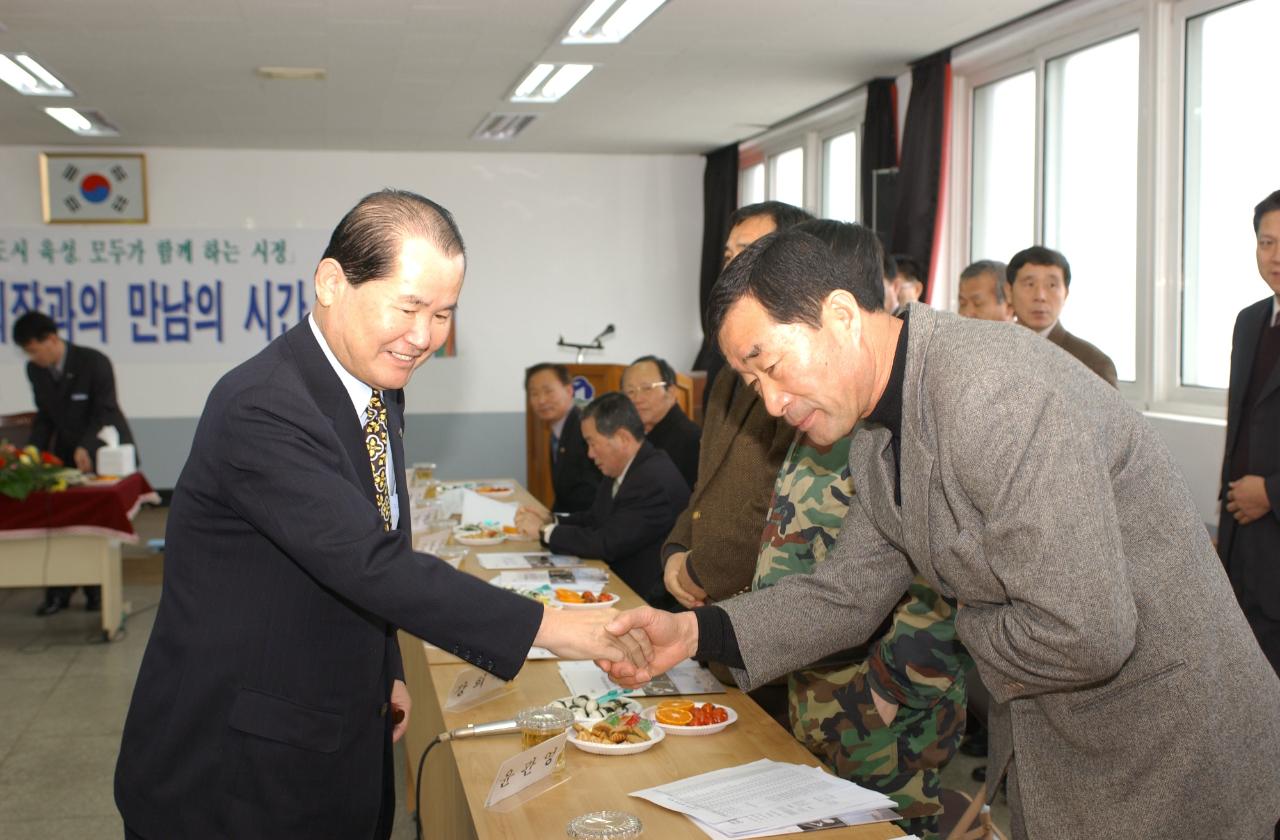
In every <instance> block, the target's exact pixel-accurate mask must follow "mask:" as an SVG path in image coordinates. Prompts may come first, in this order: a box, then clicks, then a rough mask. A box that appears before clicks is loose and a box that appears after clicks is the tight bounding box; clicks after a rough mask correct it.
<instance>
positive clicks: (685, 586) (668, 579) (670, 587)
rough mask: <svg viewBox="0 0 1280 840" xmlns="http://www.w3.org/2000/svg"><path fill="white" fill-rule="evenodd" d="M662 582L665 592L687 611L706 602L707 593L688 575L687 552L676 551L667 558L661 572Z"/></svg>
mask: <svg viewBox="0 0 1280 840" xmlns="http://www.w3.org/2000/svg"><path fill="white" fill-rule="evenodd" d="M662 582H663V584H664V585H665V586H666V587H667V591H668V592H670V593H671V594H672V596H674V597H675V599H676V600H677V601H679V602H680V606H682V607H684V608H685V609H687V610H691V609H693V608H694V607H701V606H703V605H704V604H706V602H707V593H706V592H705V591H704V590H703V589H702V587H701V586H698V584H696V583H694V582H693V577H692V576H691V575H690V574H689V552H687V551H677V552H676V553H674V554H672V555H671V556H670V557H668V558H667V565H666V567H665V568H664V569H663V571H662Z"/></svg>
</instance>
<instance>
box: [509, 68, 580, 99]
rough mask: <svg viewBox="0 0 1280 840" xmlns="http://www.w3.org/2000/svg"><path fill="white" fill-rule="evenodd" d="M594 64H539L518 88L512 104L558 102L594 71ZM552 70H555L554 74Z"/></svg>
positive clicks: (513, 95) (512, 97)
mask: <svg viewBox="0 0 1280 840" xmlns="http://www.w3.org/2000/svg"><path fill="white" fill-rule="evenodd" d="M594 67H595V65H593V64H560V65H556V64H545V63H544V64H537V65H534V68H533V69H532V70H530V71H529V73H528V75H526V76H525V77H524V81H522V82H520V84H519V85H517V86H516V89H515V92H514V93H512V94H511V101H512V102H543V103H546V102H556V101H558V100H559V99H560V98H561V97H562V96H564V95H565V94H566V93H568V92H569V91H571V90H573V87H574V85H576V84H577V83H578V82H580V81H582V80H583V78H585V77H586V75H587V74H588V73H590V72H591V71H592V69H594ZM552 70H555V72H554V73H553V72H552Z"/></svg>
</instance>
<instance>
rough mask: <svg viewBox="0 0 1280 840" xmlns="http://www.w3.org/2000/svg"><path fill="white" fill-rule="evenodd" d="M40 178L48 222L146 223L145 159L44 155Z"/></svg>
mask: <svg viewBox="0 0 1280 840" xmlns="http://www.w3.org/2000/svg"><path fill="white" fill-rule="evenodd" d="M40 176H41V181H42V184H41V186H42V187H43V190H42V192H43V197H44V220H45V221H46V222H85V223H91V224H102V223H103V222H108V223H110V222H135V223H141V222H146V221H147V172H146V164H145V163H144V160H143V157H142V155H77V154H43V155H41V156H40Z"/></svg>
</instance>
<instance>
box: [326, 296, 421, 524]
mask: <svg viewBox="0 0 1280 840" xmlns="http://www.w3.org/2000/svg"><path fill="white" fill-rule="evenodd" d="M307 323H309V324H311V332H312V333H313V334H314V335H315V337H316V342H318V343H319V345H320V349H321V350H323V351H324V357H325V358H326V359H328V360H329V364H330V366H332V367H333V372H334V373H336V374H338V379H339V380H341V382H342V387H343V388H346V389H347V395H348V396H349V397H351V407H352V408H354V409H355V412H356V423H357V424H359V425H360V427H361V428H364V415H365V412H366V411H368V410H369V400H371V399H372V398H373V388H371V387H370V386H368V385H366V384H364V383H363V382H361V381H360V380H359V379H356V378H355V377H354V376H352V375H351V373H350V371H348V370H347V369H346V368H344V367H343V366H342V365H341V363H339V362H338V360H337V358H335V357H334V355H333V351H332V350H330V349H329V342H327V341H325V340H324V334H323V333H321V332H320V327H319V326H318V325H317V324H316V319H315V317H314V316H312V315H308V316H307ZM391 435H392V430H391V429H387V438H388V440H387V444H388V445H387V494H388V495H389V496H390V498H391V527H392V529H393V530H394V529H396V528H399V527H400V500H399V497H398V496H397V494H396V468H395V463H394V462H393V461H392V458H391V446H390V444H391V440H390V437H391Z"/></svg>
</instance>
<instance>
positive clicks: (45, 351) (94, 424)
mask: <svg viewBox="0 0 1280 840" xmlns="http://www.w3.org/2000/svg"><path fill="white" fill-rule="evenodd" d="M13 343H14V344H16V345H18V346H19V347H21V348H22V350H23V352H24V353H26V354H27V358H28V359H30V361H29V362H28V363H27V379H28V380H30V381H31V391H32V393H33V394H34V395H35V401H36V419H35V423H34V424H33V425H32V427H31V438H30V441H29V442H30V443H31V445H33V446H35V447H37V448H39V449H44V450H48V451H50V452H52V453H53V454H54V455H56V456H58V457H59V458H61V459H62V462H63V463H64V464H69V465H72V466H74V467H75V468H76V469H78V470H80V471H81V472H86V473H89V472H93V465H94V456H95V455H97V452H98V450H99V449H100V448H101V447H102V441H101V440H99V439H98V432H100V431H102V429H103V428H104V427H106V426H115V427H116V430H117V431H118V432H119V433H120V442H121V443H133V433H132V432H131V431H130V430H129V424H128V422H126V421H125V419H124V413H123V412H122V411H120V403H119V402H118V401H117V400H116V377H115V373H114V372H113V371H112V370H111V360H110V359H108V358H107V357H106V356H105V355H103V354H102V353H100V352H98V351H97V350H94V349H92V348H89V347H79V346H77V345H74V344H71V343H70V342H67V341H63V340H62V338H61V337H60V336H59V335H58V327H57V324H55V323H54V322H53V319H52V318H50V317H49V316H48V315H46V314H44V313H43V312H28V313H26V314H25V315H23V316H22V317H21V318H19V319H18V320H17V321H15V322H14V324H13ZM73 591H74V587H70V586H50V587H48V588H46V589H45V591H44V603H43V604H41V605H40V607H39V608H38V609H37V610H36V615H53V614H54V613H56V612H58V611H59V610H63V609H66V608H67V606H68V605H69V604H70V603H71V593H72V592H73ZM84 594H85V598H86V601H87V603H86V605H85V608H86V609H88V610H97V609H101V608H102V587H100V586H86V587H85V588H84Z"/></svg>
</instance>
